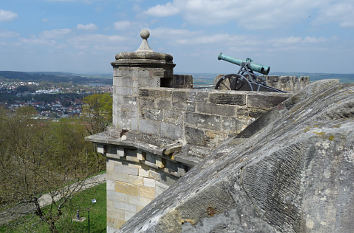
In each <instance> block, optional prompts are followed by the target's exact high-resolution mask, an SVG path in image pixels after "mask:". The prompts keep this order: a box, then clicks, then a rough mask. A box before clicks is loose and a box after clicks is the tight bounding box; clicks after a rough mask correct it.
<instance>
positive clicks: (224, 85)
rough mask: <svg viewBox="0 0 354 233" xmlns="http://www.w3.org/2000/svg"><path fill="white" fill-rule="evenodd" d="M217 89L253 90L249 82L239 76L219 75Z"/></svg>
mask: <svg viewBox="0 0 354 233" xmlns="http://www.w3.org/2000/svg"><path fill="white" fill-rule="evenodd" d="M217 78H218V80H216V84H215V89H218V90H249V89H252V87H251V84H250V83H249V82H248V80H247V79H246V78H245V77H244V76H242V75H239V74H227V75H219V76H218V77H217Z"/></svg>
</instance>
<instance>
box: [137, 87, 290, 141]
mask: <svg viewBox="0 0 354 233" xmlns="http://www.w3.org/2000/svg"><path fill="white" fill-rule="evenodd" d="M289 96H290V94H287V93H275V92H235V91H219V90H202V89H174V88H140V89H139V94H138V104H139V113H138V114H139V122H138V125H139V126H138V129H139V131H141V132H142V133H145V134H153V135H158V136H159V137H162V138H169V139H172V140H179V139H180V140H182V141H185V142H186V143H187V144H193V145H197V146H204V147H214V146H216V145H218V144H219V143H220V142H221V141H223V140H225V139H226V138H227V137H229V136H233V135H237V134H238V133H240V132H241V131H242V130H243V129H244V128H245V127H247V126H248V125H249V124H250V123H251V122H253V121H254V120H255V119H256V118H258V117H259V116H260V115H262V114H263V113H264V112H266V111H268V110H269V109H271V108H272V107H274V106H276V105H277V104H279V103H280V102H282V101H284V100H285V99H287V98H288V97H289Z"/></svg>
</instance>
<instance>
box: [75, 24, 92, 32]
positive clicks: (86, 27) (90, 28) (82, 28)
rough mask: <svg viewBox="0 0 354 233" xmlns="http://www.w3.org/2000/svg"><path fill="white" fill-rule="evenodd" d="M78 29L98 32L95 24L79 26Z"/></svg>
mask: <svg viewBox="0 0 354 233" xmlns="http://www.w3.org/2000/svg"><path fill="white" fill-rule="evenodd" d="M77 29H79V30H85V31H93V30H97V26H96V25H95V24H93V23H90V24H78V25H77Z"/></svg>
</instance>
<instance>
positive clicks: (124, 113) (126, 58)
mask: <svg viewBox="0 0 354 233" xmlns="http://www.w3.org/2000/svg"><path fill="white" fill-rule="evenodd" d="M140 36H141V38H142V42H141V45H140V47H139V48H138V49H137V50H136V51H135V52H121V53H119V54H117V55H116V56H115V59H116V60H115V61H114V62H112V63H111V64H112V66H113V70H114V74H113V126H114V127H116V128H118V129H126V130H139V124H138V118H139V115H138V103H137V97H138V90H139V88H143V87H160V86H161V82H164V79H165V80H172V78H173V67H174V66H175V64H173V57H172V56H171V55H169V54H165V53H157V52H154V51H153V50H152V49H151V48H150V46H149V44H148V42H147V39H148V38H149V36H150V32H149V31H148V30H145V29H144V30H142V31H141V32H140Z"/></svg>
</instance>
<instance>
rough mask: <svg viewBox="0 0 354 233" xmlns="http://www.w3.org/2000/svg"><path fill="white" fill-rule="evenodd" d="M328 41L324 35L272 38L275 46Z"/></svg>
mask: <svg viewBox="0 0 354 233" xmlns="http://www.w3.org/2000/svg"><path fill="white" fill-rule="evenodd" d="M326 41H327V39H325V38H323V37H311V36H306V37H296V36H290V37H285V38H277V39H272V40H270V42H271V43H272V44H273V46H284V45H296V44H317V43H322V42H326Z"/></svg>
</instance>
